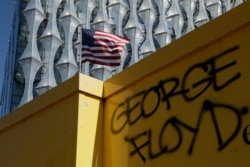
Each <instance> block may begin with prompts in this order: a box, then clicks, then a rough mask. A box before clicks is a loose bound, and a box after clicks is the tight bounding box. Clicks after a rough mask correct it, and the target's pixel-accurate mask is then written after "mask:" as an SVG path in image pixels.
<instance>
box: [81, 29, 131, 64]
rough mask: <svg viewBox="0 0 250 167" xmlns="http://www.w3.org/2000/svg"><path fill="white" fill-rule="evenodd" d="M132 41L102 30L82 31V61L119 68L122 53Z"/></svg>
mask: <svg viewBox="0 0 250 167" xmlns="http://www.w3.org/2000/svg"><path fill="white" fill-rule="evenodd" d="M129 42H130V40H129V39H127V38H124V37H122V36H118V35H114V34H110V33H107V32H103V31H100V30H94V29H83V30H82V55H81V57H82V60H81V62H82V63H84V62H87V61H89V62H91V63H94V64H101V65H106V66H119V65H120V64H121V53H122V50H123V48H124V46H125V44H126V43H129Z"/></svg>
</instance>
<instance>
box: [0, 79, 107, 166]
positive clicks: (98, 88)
mask: <svg viewBox="0 0 250 167" xmlns="http://www.w3.org/2000/svg"><path fill="white" fill-rule="evenodd" d="M90 83H91V84H90ZM102 92H103V83H102V82H101V81H99V80H96V79H93V78H90V77H87V76H84V75H77V76H75V77H73V78H72V79H70V80H68V81H66V82H65V83H63V84H61V85H59V86H58V87H56V88H54V89H52V90H51V91H49V92H47V93H45V94H44V95H42V96H40V97H38V98H36V99H34V100H33V101H31V102H30V103H28V104H26V105H24V106H22V107H20V108H19V109H17V110H15V111H14V112H12V113H11V114H9V115H7V116H6V117H4V118H1V119H0V166H2V167H19V166H20V167H63V166H65V167H74V166H79V167H80V166H86V167H87V166H95V167H99V166H100V165H101V164H100V163H97V161H98V162H100V161H101V158H102V156H101V155H102V152H101V142H102V140H101V139H102V137H101V136H102V131H101V125H100V124H101V123H102V119H101V118H102V107H100V106H102V105H101V103H102V101H101V97H102Z"/></svg>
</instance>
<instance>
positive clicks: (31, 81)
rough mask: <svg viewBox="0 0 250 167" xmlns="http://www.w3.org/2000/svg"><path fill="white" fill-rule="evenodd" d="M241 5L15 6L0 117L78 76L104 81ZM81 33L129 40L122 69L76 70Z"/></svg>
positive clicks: (144, 1) (82, 1)
mask: <svg viewBox="0 0 250 167" xmlns="http://www.w3.org/2000/svg"><path fill="white" fill-rule="evenodd" d="M243 2H244V0H19V1H18V2H17V10H16V17H15V20H14V25H13V33H12V37H11V38H13V39H14V40H15V42H14V43H13V44H11V45H10V47H11V49H9V53H8V56H7V59H8V60H7V63H8V65H7V66H6V74H5V78H6V80H5V83H4V87H3V93H4V94H3V97H2V99H3V106H2V112H1V113H0V116H3V115H6V114H7V113H8V112H10V111H11V110H13V109H15V108H17V107H18V106H21V105H23V104H25V103H27V102H28V101H30V100H32V99H33V98H34V97H36V96H38V95H41V94H42V93H44V92H46V91H48V90H49V89H51V88H53V87H55V86H57V85H58V84H59V83H61V82H63V81H65V80H67V79H69V78H71V77H72V76H74V75H75V74H76V73H77V72H79V71H81V72H83V73H85V74H87V75H90V76H93V77H95V78H98V79H100V80H106V79H108V78H110V77H112V75H115V74H117V73H119V72H120V71H122V70H123V69H125V68H127V67H129V66H131V65H133V64H134V63H137V62H138V61H140V60H141V59H143V58H145V57H146V56H148V55H150V54H151V53H152V52H155V51H156V50H157V49H159V48H161V47H164V46H166V45H168V44H169V43H171V42H172V41H174V40H176V39H178V38H180V37H181V36H183V35H185V34H186V33H188V32H190V31H193V30H194V29H196V28H198V27H199V26H201V25H203V24H205V23H207V22H208V21H210V20H212V19H214V18H216V17H218V16H219V15H221V14H223V13H225V12H227V11H229V10H231V9H232V8H234V7H235V6H237V5H239V4H241V3H243ZM235 19H237V18H235ZM82 28H94V29H99V30H103V31H106V32H110V33H114V34H118V35H121V36H125V37H127V38H129V39H130V40H131V42H130V43H129V44H127V45H126V48H125V49H124V52H123V55H122V64H121V65H120V66H119V67H112V68H111V67H107V66H102V65H97V64H90V63H85V64H82V65H80V63H79V61H80V54H81V51H80V50H81V40H82V39H81V29H82ZM13 57H14V58H13ZM10 64H11V65H10ZM7 76H8V79H7Z"/></svg>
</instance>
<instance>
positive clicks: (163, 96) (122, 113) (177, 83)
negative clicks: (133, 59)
mask: <svg viewBox="0 0 250 167" xmlns="http://www.w3.org/2000/svg"><path fill="white" fill-rule="evenodd" d="M249 9H250V2H249V1H248V2H246V3H245V4H244V5H242V6H240V7H238V8H235V9H234V10H232V11H231V12H228V13H226V14H225V15H223V16H221V17H219V18H218V19H216V20H214V21H211V22H210V23H208V24H207V25H205V26H203V27H201V28H199V29H197V30H196V31H194V32H191V33H189V34H187V35H186V36H184V37H183V38H181V39H179V40H177V41H175V42H173V43H172V44H170V45H168V46H167V47H165V48H162V49H161V50H159V51H158V52H156V53H155V54H153V55H151V56H149V57H147V58H145V59H144V60H142V61H141V62H140V63H138V64H136V65H135V66H133V67H131V68H129V69H128V70H125V71H124V72H122V73H121V74H120V75H117V76H115V77H113V78H111V79H110V80H108V81H106V82H105V83H104V96H105V98H106V103H105V108H104V111H105V112H104V116H105V118H104V123H105V124H104V126H105V129H104V166H105V167H156V166H157V167H163V166H176V167H183V166H189V167H191V166H192V167H193V166H203V167H210V166H215V167H221V166H227V167H235V166H240V167H248V166H249V164H250V163H249V159H248V158H249V156H250V135H249V134H248V133H250V113H249V111H248V110H249V107H250V106H249V104H250V98H249V93H250V88H249V85H250V77H249V76H250V71H249V62H250V57H249V56H250V53H249V51H250V50H249V48H250V24H249V21H250V18H249V17H247V16H249V15H250V11H249ZM152 66H153V67H152Z"/></svg>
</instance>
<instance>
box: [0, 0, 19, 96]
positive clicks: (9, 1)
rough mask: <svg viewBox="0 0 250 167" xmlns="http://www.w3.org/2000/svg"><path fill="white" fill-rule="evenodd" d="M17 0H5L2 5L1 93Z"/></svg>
mask: <svg viewBox="0 0 250 167" xmlns="http://www.w3.org/2000/svg"><path fill="white" fill-rule="evenodd" d="M15 1H16V0H4V3H1V5H0V58H1V61H0V93H1V91H2V82H3V71H4V63H5V57H6V53H7V48H8V41H9V35H10V27H11V22H12V17H13V13H14V2H15Z"/></svg>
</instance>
